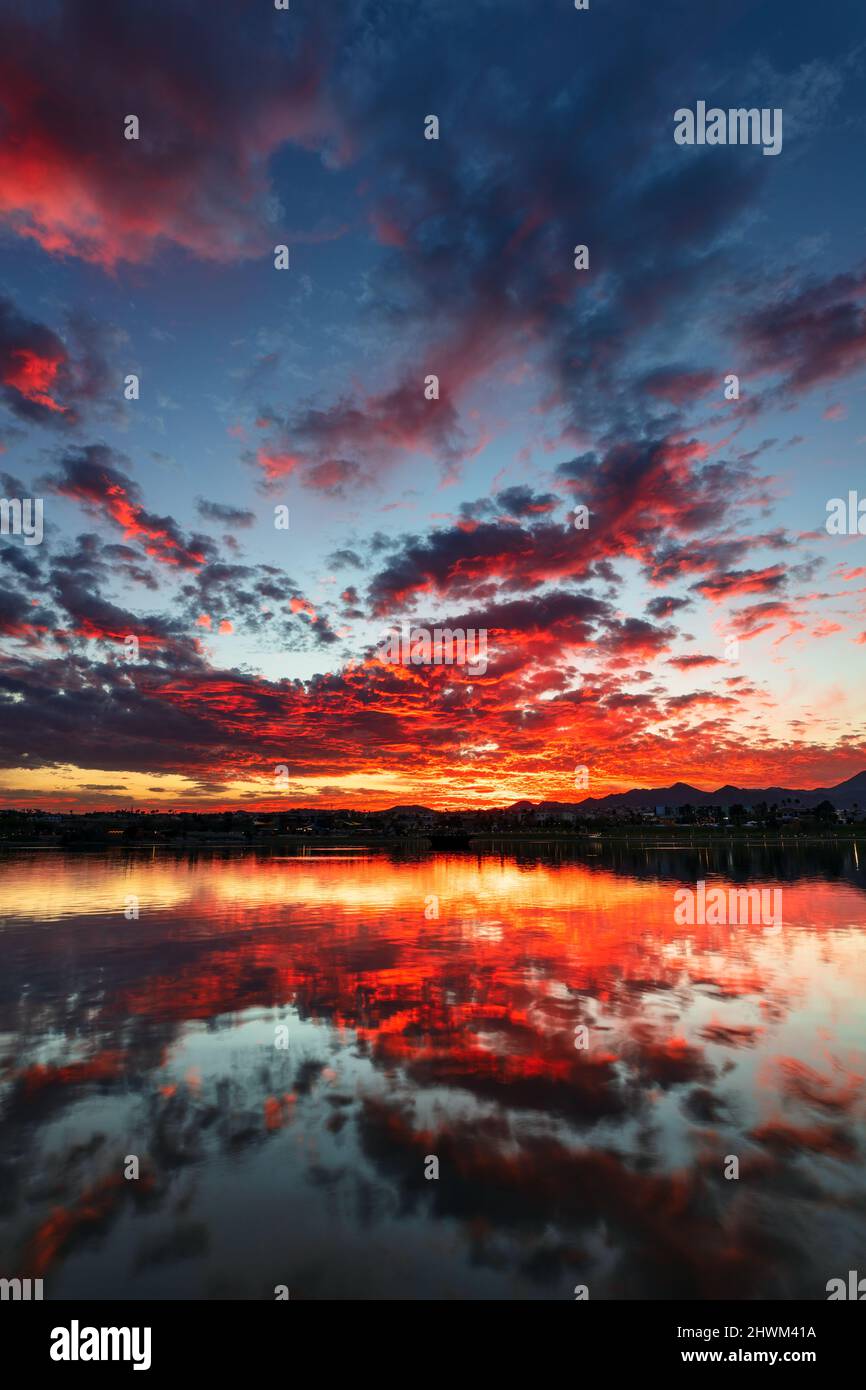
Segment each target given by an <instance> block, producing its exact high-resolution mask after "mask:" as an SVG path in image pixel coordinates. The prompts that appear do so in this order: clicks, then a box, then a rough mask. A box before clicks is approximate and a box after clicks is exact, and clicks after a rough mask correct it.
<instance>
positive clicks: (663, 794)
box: [518, 772, 866, 811]
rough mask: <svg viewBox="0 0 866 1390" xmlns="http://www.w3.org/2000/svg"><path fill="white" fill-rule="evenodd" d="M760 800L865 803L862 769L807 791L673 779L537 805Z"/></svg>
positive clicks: (598, 807) (805, 804) (609, 807)
mask: <svg viewBox="0 0 866 1390" xmlns="http://www.w3.org/2000/svg"><path fill="white" fill-rule="evenodd" d="M762 801H766V803H767V805H768V806H772V805H774V804H775V805H776V806H781V805H782V803H783V802H784V803H785V804H786V805H789V806H791V807H792V809H793V810H797V808H798V807H800V808H803V809H805V810H808V809H810V808H811V807H813V806H817V805H818V804H819V802H821V801H832V803H833V805H834V806H835V807H836V808H837V809H838V810H850V809H851V807H852V806H864V807H866V772H858V773H857V774H856V775H855V776H854V777H849V778H848V780H847V782H840V783H839V784H838V786H835V787H815V788H813V789H810V790H809V791H806V790H804V789H803V788H802V787H800V788H798V787H732V786H730V785H728V786H724V787H719V789H718V791H715V792H702V791H699V790H698V788H697V787H690V786H689V784H688V782H674V784H673V786H672V787H647V788H644V787H636V788H635V789H634V790H633V791H630V792H614V793H612V794H611V795H610V796H588V797H585V798H584V800H583V801H580V802H558V801H557V802H553V801H542V802H541V803H540V805H539V806H538V807H537V809H538V810H540V811H543V810H547V809H548V808H549V809H551V810H552V809H553V808H554V807H558V806H567V807H568V809H570V810H574V809H575V808H576V807H579V808H580V809H581V810H582V811H613V810H616V808H617V807H623V808H628V809H633V810H638V811H639V810H645V809H653V808H654V807H656V806H736V805H737V804H739V805H741V806H757V805H758V804H759V802H762ZM518 804H521V803H518ZM522 804H524V805H525V804H527V803H522Z"/></svg>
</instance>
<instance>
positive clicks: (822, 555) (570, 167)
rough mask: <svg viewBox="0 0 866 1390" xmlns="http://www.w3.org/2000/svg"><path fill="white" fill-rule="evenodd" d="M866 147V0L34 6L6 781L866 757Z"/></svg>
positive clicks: (646, 766) (15, 340)
mask: <svg viewBox="0 0 866 1390" xmlns="http://www.w3.org/2000/svg"><path fill="white" fill-rule="evenodd" d="M699 100H702V101H706V102H707V103H708V105H710V106H719V107H723V108H728V107H740V106H745V107H751V106H754V107H758V108H763V107H770V108H775V107H781V108H782V110H783V113H784V126H783V129H784V143H783V148H782V151H781V153H780V154H778V155H777V156H776V157H766V156H764V155H763V154H762V151H761V148H760V147H759V146H732V147H713V148H709V147H706V146H703V147H700V146H694V147H688V146H679V145H677V144H676V143H675V142H674V138H673V132H674V112H675V110H676V109H677V108H680V107H685V106H690V107H694V106H695V104H696V103H697V101H699ZM129 114H135V115H137V116H138V118H139V121H140V139H139V140H138V141H132V140H126V139H124V118H125V117H126V116H127V115H129ZM428 115H436V116H438V118H439V121H440V138H439V140H438V141H435V140H426V139H425V138H424V122H425V117H427V116H428ZM864 152H866V10H864V8H863V6H862V4H858V3H854V0H848V2H847V3H846V2H845V0H831V2H830V3H828V4H813V3H811V0H729V3H712V4H710V3H709V2H708V0H700V3H698V2H697V0H659V3H652V0H592V4H591V9H590V10H589V11H588V12H578V11H575V9H574V7H573V5H572V3H571V0H291V8H290V10H288V11H277V10H275V9H274V6H273V3H272V0H220V3H218V4H205V3H201V2H199V3H192V0H159V3H154V0H150V3H144V0H124V3H122V4H110V5H109V4H93V3H92V0H44V3H39V2H37V0H30V3H28V5H27V6H21V5H20V3H17V0H16V3H14V4H13V3H11V0H3V3H2V5H0V254H2V275H0V450H2V457H0V485H2V496H4V497H6V498H14V497H18V498H24V497H31V498H36V497H41V498H43V499H44V517H45V536H44V540H43V542H42V544H40V545H27V544H25V541H24V538H23V537H21V536H19V535H6V536H2V537H0V560H2V588H0V633H2V642H0V702H2V718H0V756H2V767H0V801H2V804H4V805H7V806H10V805H11V806H34V805H39V806H43V807H46V808H51V807H55V808H67V807H71V808H98V807H101V806H118V807H123V806H129V805H131V804H134V805H137V806H143V807H144V806H175V807H181V806H186V807H191V806H200V807H202V808H218V807H222V806H227V805H233V804H234V805H246V806H256V805H261V806H276V805H277V804H284V805H305V804H309V805H311V806H315V805H320V806H339V805H344V806H359V807H384V806H388V805H392V804H394V803H397V802H424V803H426V804H428V805H431V806H440V807H446V806H448V805H455V806H456V805H500V804H506V803H508V802H510V801H514V800H516V799H518V798H520V797H530V798H532V799H533V800H537V799H541V798H555V799H564V800H576V799H579V798H580V797H581V796H583V795H586V794H590V795H602V794H604V793H606V792H610V791H618V790H623V789H625V788H627V787H631V786H635V785H644V786H646V785H664V784H668V783H670V782H673V781H675V780H678V779H682V780H686V781H690V782H694V783H696V784H697V785H699V786H701V787H703V788H706V789H713V788H715V787H717V786H720V785H722V784H723V783H725V782H734V783H738V784H740V785H752V786H766V785H771V784H782V785H787V786H816V785H826V784H831V783H835V782H838V781H841V780H843V779H844V778H846V777H849V776H851V775H853V774H854V773H856V772H859V771H861V770H862V769H863V768H866V737H864V726H863V717H862V716H863V689H864V676H866V537H864V536H859V535H855V536H830V535H828V534H827V531H826V529H825V521H826V516H827V511H826V507H827V502H828V500H829V499H830V498H833V497H847V494H848V491H849V490H850V489H857V490H859V494H860V496H864V495H866V468H864V457H866V453H864V450H866V394H864V393H866V238H864V233H866V178H864ZM279 244H286V245H287V246H288V247H289V248H290V268H289V269H288V270H284V271H280V270H276V269H275V268H274V247H275V246H276V245H279ZM577 244H586V245H587V246H588V247H589V252H590V268H589V270H586V271H579V270H576V269H575V267H574V247H575V246H576V245H577ZM129 373H136V374H138V376H139V377H140V382H141V396H140V399H139V400H137V401H128V400H125V399H124V378H125V377H126V376H127V374H129ZM431 373H435V374H436V375H438V377H439V379H440V382H441V390H440V399H439V400H438V401H430V400H426V399H425V393H424V381H425V377H427V376H428V375H429V374H431ZM729 373H736V374H738V376H739V379H740V399H739V400H726V399H725V397H724V382H725V377H726V376H727V375H728V374H729ZM577 503H582V504H584V505H586V506H587V507H588V508H589V513H590V524H589V528H588V529H587V530H576V529H575V527H574V525H573V518H572V512H573V509H574V507H575V505H576V504H577ZM278 504H285V505H286V506H288V508H289V513H290V527H289V529H288V530H277V529H276V528H275V526H274V508H275V506H277V505H278ZM405 620H408V621H411V622H413V623H418V624H422V625H424V626H427V627H430V628H432V627H435V626H440V627H452V628H453V627H458V628H469V627H472V628H476V629H479V628H480V629H486V630H487V632H488V653H489V665H488V669H487V672H486V674H484V675H483V676H477V677H475V678H473V677H471V676H469V675H467V674H466V672H465V671H460V670H456V671H455V670H453V669H451V670H449V669H435V668H424V667H411V668H401V667H399V666H393V665H386V664H383V663H382V662H380V661H379V660H378V659H377V657H376V647H377V644H378V643H379V640H380V636H381V633H382V631H383V629H385V628H386V627H387V626H388V625H389V624H391V623H393V622H397V623H399V622H402V621H405ZM128 636H136V637H137V638H138V641H139V644H140V654H141V659H140V660H139V662H138V663H137V664H134V663H131V662H128V661H127V660H125V648H124V639H125V638H126V637H128ZM731 637H736V638H737V639H738V644H739V645H738V651H737V652H736V659H733V660H732V659H729V658H730V655H731V651H732V647H731V643H730V641H729V638H731ZM726 647H727V650H726ZM279 764H286V765H287V766H288V768H289V770H290V780H289V786H288V789H287V791H286V792H285V793H284V794H283V795H282V796H281V797H277V796H275V791H274V769H275V767H276V766H277V765H279ZM578 765H585V766H586V767H587V768H588V770H589V785H588V788H587V789H586V790H585V791H577V790H575V785H574V770H575V767H576V766H578Z"/></svg>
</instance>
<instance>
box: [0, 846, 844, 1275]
mask: <svg viewBox="0 0 866 1390" xmlns="http://www.w3.org/2000/svg"><path fill="white" fill-rule="evenodd" d="M859 848H860V851H861V853H860V859H861V862H862V850H863V847H862V846H861V847H859ZM698 879H706V880H707V881H708V883H709V884H714V883H721V884H722V885H725V886H727V885H728V884H733V885H738V886H739V885H743V884H746V883H754V884H757V885H759V886H764V887H781V888H782V889H783V894H784V926H783V929H782V930H781V932H779V933H778V934H777V935H773V934H768V933H766V932H765V931H764V930H763V929H762V927H761V926H760V925H759V924H758V925H755V926H741V927H724V926H702V925H696V926H693V927H682V926H677V925H675V923H674V914H673V908H674V902H673V894H674V891H675V889H677V888H678V887H680V886H682V885H684V884H685V885H688V884H691V885H692V886H694V884H695V883H696V881H697V880H698ZM864 890H866V876H864V873H863V872H862V871H861V870H860V868H859V866H858V850H857V849H856V848H854V847H851V846H844V847H843V846H840V847H839V848H838V849H833V850H814V851H809V850H802V851H787V850H781V849H775V850H767V851H750V850H745V849H741V850H737V851H733V852H731V853H729V852H728V851H724V852H718V853H717V852H716V851H702V852H701V851H689V850H675V849H671V850H663V849H661V850H656V849H651V850H641V849H631V850H630V849H627V848H624V847H623V848H605V847H601V848H600V849H599V852H598V853H597V854H596V855H595V856H594V857H586V856H580V855H578V854H577V853H569V852H567V851H566V852H562V851H560V852H556V851H551V853H549V854H545V853H544V851H543V850H536V849H526V850H523V851H521V850H517V851H515V849H514V848H513V847H511V848H509V849H507V850H504V851H503V852H502V854H501V855H500V854H486V855H483V856H481V857H477V856H475V855H472V854H465V855H453V856H441V855H439V856H435V855H420V856H414V857H413V856H411V855H407V856H403V857H400V856H394V855H389V854H385V853H379V852H375V851H365V850H359V849H357V848H346V849H344V850H337V851H331V850H328V851H323V850H320V851H317V850H314V851H312V852H309V853H308V854H306V855H305V856H303V857H300V856H290V857H280V858H276V857H273V858H271V857H264V856H261V855H256V854H239V853H234V852H229V853H226V854H221V853H211V852H206V853H199V854H192V855H190V854H186V855H183V854H170V853H167V852H162V851H158V852H155V853H152V854H151V853H150V852H147V853H144V852H141V851H139V852H137V853H128V854H124V853H122V852H121V853H114V852H112V853H106V854H102V855H84V854H78V855H64V854H61V853H51V852H44V851H43V852H33V853H29V854H20V855H7V856H4V857H3V858H0V1115H2V1129H0V1275H7V1276H12V1275H13V1274H19V1275H22V1276H24V1275H31V1276H33V1277H42V1278H43V1279H44V1280H45V1296H46V1297H48V1298H76V1297H77V1298H129V1299H133V1298H256V1299H268V1298H271V1299H272V1298H273V1297H274V1288H275V1286H276V1285H286V1286H288V1288H289V1290H290V1296H291V1297H292V1298H293V1299H294V1298H478V1297H482V1298H484V1297H486V1298H545V1299H547V1298H555V1299H571V1298H573V1297H574V1293H573V1290H574V1287H575V1285H577V1284H586V1285H587V1286H588V1287H589V1291H590V1297H591V1298H643V1297H655V1298H677V1297H688V1298H695V1297H697V1298H701V1297H735V1298H787V1297H806V1298H820V1299H823V1298H825V1297H826V1293H825V1284H826V1282H827V1280H828V1279H829V1278H833V1277H837V1276H845V1275H846V1273H847V1271H848V1270H849V1269H852V1268H858V1269H859V1270H860V1272H861V1273H866V1173H864V1164H863V1159H864V1148H866V1106H864V1100H866V1024H864V1008H863V1000H864V993H866V990H864V985H866V952H864V921H866V913H864V906H866V898H864ZM434 895H435V897H437V898H438V900H439V901H438V911H439V916H438V918H436V917H435V916H434V915H433V914H434V912H435V910H436V903H435V902H434V901H433V897H434ZM131 899H138V903H139V913H140V915H139V917H138V919H137V920H135V919H134V918H132V917H131V918H130V919H127V918H126V917H125V916H124V909H125V908H126V909H127V910H128V911H129V912H130V913H131V912H132V911H133V909H134V901H130V900H131ZM425 912H426V913H427V914H428V915H426V916H425ZM581 1025H583V1026H585V1027H586V1028H587V1030H588V1032H587V1035H586V1038H587V1042H588V1046H587V1047H585V1048H579V1047H576V1046H575V1037H576V1034H575V1030H576V1029H577V1028H579V1027H580V1026H581ZM577 1036H578V1037H579V1036H580V1035H577ZM283 1041H287V1043H288V1046H287V1047H286V1048H284V1047H282V1046H278V1043H281V1042H283ZM131 1155H135V1156H137V1158H138V1159H139V1163H140V1177H139V1179H138V1180H137V1181H136V1180H127V1179H126V1178H125V1177H124V1166H125V1163H126V1161H127V1158H128V1156H131ZM729 1155H732V1156H735V1157H737V1158H738V1160H739V1171H740V1176H739V1179H737V1180H727V1179H726V1178H725V1176H724V1172H725V1164H726V1157H727V1156H729ZM428 1156H435V1157H436V1158H437V1159H438V1164H439V1178H438V1180H436V1179H427V1178H425V1162H426V1160H427V1158H428ZM426 1166H431V1165H426Z"/></svg>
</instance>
